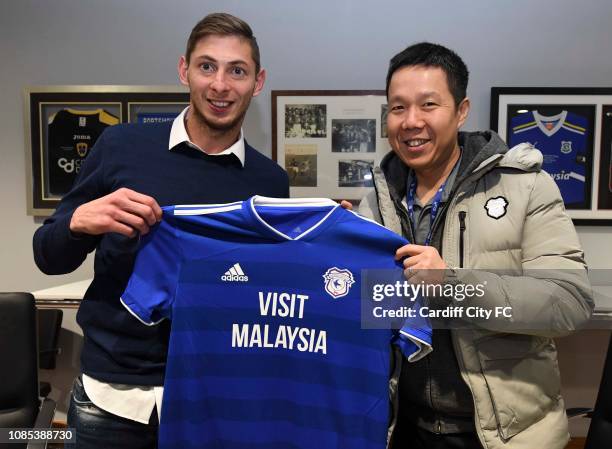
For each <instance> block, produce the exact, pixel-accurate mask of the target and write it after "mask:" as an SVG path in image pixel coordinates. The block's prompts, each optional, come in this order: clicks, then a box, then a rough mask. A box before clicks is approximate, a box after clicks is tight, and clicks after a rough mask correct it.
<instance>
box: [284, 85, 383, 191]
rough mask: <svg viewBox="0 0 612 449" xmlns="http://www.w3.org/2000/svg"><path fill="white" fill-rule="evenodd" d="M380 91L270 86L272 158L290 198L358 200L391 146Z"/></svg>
mask: <svg viewBox="0 0 612 449" xmlns="http://www.w3.org/2000/svg"><path fill="white" fill-rule="evenodd" d="M386 114H387V98H386V96H385V91H384V90H372V91H344V90H317V91H310V90H309V91H304V90H283V91H274V90H273V91H272V139H273V140H272V157H273V159H274V160H275V161H277V162H278V163H279V164H280V165H281V166H282V167H284V168H285V170H286V171H287V174H288V175H289V185H290V186H291V196H292V197H327V198H333V199H337V200H339V199H346V200H350V201H359V200H360V199H361V198H362V197H363V196H364V195H366V194H367V192H368V190H369V189H371V188H373V182H372V174H371V169H372V167H374V166H375V165H377V164H379V163H380V160H381V159H382V158H383V156H384V155H385V154H386V153H387V152H388V151H389V150H390V149H391V148H390V146H389V143H388V141H387V137H386V133H387V126H386Z"/></svg>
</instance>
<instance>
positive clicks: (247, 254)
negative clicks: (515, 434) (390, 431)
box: [121, 197, 431, 449]
mask: <svg viewBox="0 0 612 449" xmlns="http://www.w3.org/2000/svg"><path fill="white" fill-rule="evenodd" d="M406 243H407V242H406V240H405V239H403V238H402V237H400V236H398V235H397V234H395V233H393V232H391V231H389V230H387V229H385V228H383V227H382V226H380V225H378V224H376V223H374V222H372V221H370V220H367V219H364V218H362V217H360V216H358V215H356V214H354V213H353V212H350V211H346V210H344V209H342V208H341V207H339V206H338V205H337V204H336V203H335V202H333V201H331V200H324V199H299V200H286V199H283V200H279V199H271V198H263V197H253V198H251V199H249V200H248V201H244V202H237V203H231V204H223V205H205V206H173V207H167V208H164V218H163V220H162V222H161V223H160V224H159V225H158V226H157V227H156V228H155V229H154V230H153V231H152V232H151V233H150V234H149V235H148V236H147V237H146V238H145V239H143V245H142V248H141V250H140V252H139V254H138V257H137V260H136V265H135V268H134V272H133V274H132V277H131V279H130V281H129V284H128V287H127V289H126V291H125V292H124V294H123V295H122V299H121V300H122V302H123V303H124V305H125V306H126V307H127V308H128V310H130V311H131V312H132V313H133V314H134V315H135V316H136V317H137V318H138V319H139V320H141V321H143V322H144V323H145V324H148V325H154V324H155V323H156V322H158V321H160V320H163V319H171V320H172V329H171V335H170V345H169V353H168V360H167V368H166V377H165V385H164V399H163V407H162V412H161V424H160V431H159V447H160V448H162V449H168V448H181V449H186V448H204V449H208V448H231V449H239V448H262V449H263V448H266V449H270V448H278V449H280V448H282V449H286V448H304V449H306V448H308V449H310V448H313V447H317V448H319V449H327V448H329V449H331V448H340V447H342V448H345V447H346V448H351V449H361V448H363V449H383V448H384V447H385V444H386V439H387V426H388V423H389V385H388V380H389V369H390V368H389V367H390V352H391V345H390V343H391V342H392V341H394V340H395V341H397V343H398V345H399V346H400V347H401V348H402V350H403V351H404V354H405V355H407V356H408V357H411V358H418V357H420V356H422V355H425V354H426V353H427V352H428V351H430V350H431V347H430V344H431V329H429V328H426V327H423V328H417V329H411V328H409V327H407V326H405V327H404V328H402V330H401V331H400V334H398V335H395V336H394V334H393V332H392V331H391V330H388V329H387V330H384V329H379V330H363V329H361V319H360V318H361V316H360V313H361V304H360V303H361V276H362V270H363V269H365V268H371V269H385V268H389V269H394V270H397V271H398V272H399V273H401V271H402V270H401V268H399V265H398V264H397V263H396V262H395V261H394V259H393V254H394V253H395V250H396V249H397V248H398V247H400V246H402V245H404V244H406Z"/></svg>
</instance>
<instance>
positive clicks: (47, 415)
mask: <svg viewBox="0 0 612 449" xmlns="http://www.w3.org/2000/svg"><path fill="white" fill-rule="evenodd" d="M36 333H37V332H36V306H35V303H34V297H33V296H32V295H31V294H30V293H0V360H1V367H0V428H36V429H49V428H51V422H52V420H53V414H54V413H55V405H56V404H55V402H54V401H52V400H51V399H47V398H44V399H43V400H42V401H41V400H40V399H39V393H38V347H37V346H38V345H37V336H36ZM6 446H7V447H10V448H11V449H18V448H20V447H26V445H25V444H24V445H18V444H7V445H6ZM0 447H2V445H1V444H0ZM45 447H46V442H44V441H38V442H29V443H28V444H27V448H28V449H34V448H36V449H42V448H45Z"/></svg>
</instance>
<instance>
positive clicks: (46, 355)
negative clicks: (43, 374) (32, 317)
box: [37, 309, 64, 369]
mask: <svg viewBox="0 0 612 449" xmlns="http://www.w3.org/2000/svg"><path fill="white" fill-rule="evenodd" d="M63 316H64V313H63V311H62V309H38V311H37V317H38V356H39V358H38V367H39V368H41V369H55V361H56V359H57V355H58V354H59V348H58V340H59V334H60V330H61V328H62V318H63Z"/></svg>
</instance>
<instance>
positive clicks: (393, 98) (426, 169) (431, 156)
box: [387, 65, 469, 176]
mask: <svg viewBox="0 0 612 449" xmlns="http://www.w3.org/2000/svg"><path fill="white" fill-rule="evenodd" d="M388 103H389V113H388V115H387V130H388V136H389V143H390V144H391V148H393V151H395V153H396V154H397V155H398V156H399V157H400V158H401V159H402V161H403V162H404V163H405V164H406V165H407V166H409V167H411V168H412V169H413V170H415V172H416V173H417V175H423V176H439V175H441V174H443V173H446V174H448V172H450V169H452V167H453V166H454V164H455V162H456V161H457V159H458V158H459V154H460V150H459V144H458V142H457V133H458V131H459V128H460V127H461V126H462V125H463V123H464V122H465V119H466V118H467V114H468V111H469V100H468V99H467V98H464V99H463V101H462V102H461V103H460V104H459V105H458V106H457V105H455V101H454V99H453V96H452V94H451V92H450V89H449V87H448V82H447V79H446V74H445V73H444V71H443V70H442V69H440V68H438V67H426V66H419V65H417V66H406V67H402V68H400V69H398V70H397V71H396V72H395V73H393V76H392V78H391V81H390V83H389V93H388ZM449 167H450V168H449Z"/></svg>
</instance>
